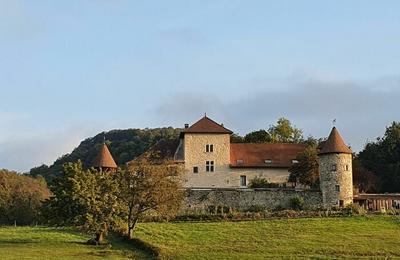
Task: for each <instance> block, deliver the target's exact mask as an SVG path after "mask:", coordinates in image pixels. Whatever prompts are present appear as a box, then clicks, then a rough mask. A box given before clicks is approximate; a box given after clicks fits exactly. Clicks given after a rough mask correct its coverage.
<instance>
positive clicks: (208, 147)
mask: <svg viewBox="0 0 400 260" xmlns="http://www.w3.org/2000/svg"><path fill="white" fill-rule="evenodd" d="M212 152H214V145H213V144H206V153H212Z"/></svg>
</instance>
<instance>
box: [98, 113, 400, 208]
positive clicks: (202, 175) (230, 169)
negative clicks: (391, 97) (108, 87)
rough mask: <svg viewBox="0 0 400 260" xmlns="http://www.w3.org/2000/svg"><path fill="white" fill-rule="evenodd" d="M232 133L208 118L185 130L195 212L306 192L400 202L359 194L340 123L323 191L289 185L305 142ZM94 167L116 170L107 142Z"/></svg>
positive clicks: (326, 153)
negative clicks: (263, 183) (258, 183)
mask: <svg viewBox="0 0 400 260" xmlns="http://www.w3.org/2000/svg"><path fill="white" fill-rule="evenodd" d="M232 133H233V132H232V131H231V130H229V129H227V128H225V127H224V125H222V124H218V123H216V122H215V121H213V120H212V119H210V118H208V117H207V116H204V117H203V118H201V119H200V120H199V121H197V122H196V123H194V124H193V125H192V126H189V125H188V124H186V125H185V128H184V129H183V131H182V132H181V135H180V138H179V144H178V143H177V144H176V146H177V147H176V146H175V147H176V149H174V152H172V153H173V154H174V155H173V157H174V161H175V163H177V164H181V165H183V167H184V169H185V182H184V187H185V188H186V189H187V191H188V194H187V197H186V202H185V203H184V204H185V205H186V206H187V207H188V208H190V209H189V210H193V209H196V208H197V209H198V208H200V209H203V210H204V209H205V208H206V207H208V206H210V205H229V207H233V208H236V209H246V208H247V207H249V206H251V205H255V204H262V205H264V206H266V208H270V209H272V208H275V207H277V206H282V205H285V204H286V205H287V204H288V202H289V200H290V199H291V198H293V197H296V196H300V197H302V198H303V199H304V201H305V204H307V205H308V206H311V207H319V206H323V207H325V208H330V207H334V206H338V207H345V206H346V205H349V204H351V203H353V201H356V202H357V203H359V204H360V205H362V206H363V207H365V208H366V209H369V210H380V209H382V208H385V209H389V208H392V207H393V206H395V207H398V206H399V205H400V195H398V194H357V195H354V194H353V178H352V174H353V170H352V153H353V152H352V151H351V149H350V148H349V147H348V146H347V145H346V144H345V142H344V140H343V138H342V137H341V135H340V134H339V132H338V130H337V129H336V127H333V128H332V131H331V133H330V135H329V137H328V138H327V139H326V141H324V142H322V144H321V145H320V147H319V149H318V157H319V173H320V190H310V189H307V188H304V187H296V186H295V184H293V183H289V182H288V178H289V174H290V173H289V168H290V167H291V166H292V165H293V164H296V163H298V161H297V160H296V157H297V155H298V154H299V153H300V152H302V151H304V149H305V148H306V145H305V144H295V143H273V144H271V143H266V144H258V143H257V144H255V143H231V141H230V137H231V135H232ZM94 166H95V167H97V168H100V169H105V170H112V171H113V170H115V169H116V168H117V165H116V164H115V162H114V160H113V158H112V155H111V153H110V152H109V150H108V148H107V146H106V145H105V144H103V146H102V148H101V151H100V153H99V155H98V156H97V157H96V159H95V163H94ZM256 177H258V178H264V179H266V180H268V182H269V183H274V184H276V185H279V187H280V188H277V189H248V186H249V183H250V182H251V180H252V179H253V178H256Z"/></svg>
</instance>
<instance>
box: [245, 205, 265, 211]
mask: <svg viewBox="0 0 400 260" xmlns="http://www.w3.org/2000/svg"><path fill="white" fill-rule="evenodd" d="M247 211H248V212H264V211H265V206H263V205H258V204H256V205H251V206H250V207H249V208H248V209H247Z"/></svg>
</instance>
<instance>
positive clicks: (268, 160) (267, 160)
mask: <svg viewBox="0 0 400 260" xmlns="http://www.w3.org/2000/svg"><path fill="white" fill-rule="evenodd" d="M264 163H266V164H271V163H272V160H271V159H265V160H264Z"/></svg>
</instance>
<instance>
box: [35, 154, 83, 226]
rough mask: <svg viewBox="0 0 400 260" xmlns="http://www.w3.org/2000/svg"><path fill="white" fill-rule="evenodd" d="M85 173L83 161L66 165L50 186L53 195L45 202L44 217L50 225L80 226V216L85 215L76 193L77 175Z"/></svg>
mask: <svg viewBox="0 0 400 260" xmlns="http://www.w3.org/2000/svg"><path fill="white" fill-rule="evenodd" d="M82 171H83V165H82V162H81V161H77V162H76V163H71V162H70V163H65V164H64V165H63V170H62V173H61V174H59V175H58V176H57V177H56V178H55V179H54V181H53V183H52V184H51V185H50V189H51V191H52V193H53V195H52V196H51V197H50V198H49V199H48V200H47V201H46V202H45V204H44V207H43V215H44V218H45V219H46V220H47V222H48V223H49V224H55V225H80V224H82V223H79V219H78V216H81V215H84V214H85V209H84V207H83V206H82V205H81V204H80V203H79V201H78V200H77V198H76V196H75V194H74V191H75V188H74V185H75V178H76V175H77V174H79V173H80V172H82Z"/></svg>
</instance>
